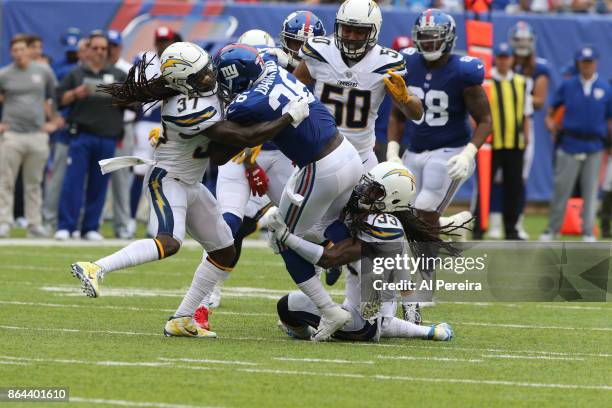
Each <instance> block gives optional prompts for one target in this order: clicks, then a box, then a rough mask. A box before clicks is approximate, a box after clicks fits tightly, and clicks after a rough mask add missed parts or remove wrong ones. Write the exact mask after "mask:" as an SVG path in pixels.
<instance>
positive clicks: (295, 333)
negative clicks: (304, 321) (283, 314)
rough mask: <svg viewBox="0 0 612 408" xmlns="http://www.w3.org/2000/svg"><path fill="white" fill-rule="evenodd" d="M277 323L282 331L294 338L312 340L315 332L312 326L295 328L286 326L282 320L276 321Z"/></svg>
mask: <svg viewBox="0 0 612 408" xmlns="http://www.w3.org/2000/svg"><path fill="white" fill-rule="evenodd" d="M276 325H277V326H278V328H279V329H280V331H282V332H283V333H285V334H286V335H287V336H289V337H291V338H292V339H298V340H310V338H311V337H312V335H313V334H314V332H315V331H314V329H313V328H312V327H310V326H304V327H301V328H299V329H293V328H291V327H289V326H286V325H285V324H284V323H283V322H282V321H280V320H279V321H278V322H277V323H276Z"/></svg>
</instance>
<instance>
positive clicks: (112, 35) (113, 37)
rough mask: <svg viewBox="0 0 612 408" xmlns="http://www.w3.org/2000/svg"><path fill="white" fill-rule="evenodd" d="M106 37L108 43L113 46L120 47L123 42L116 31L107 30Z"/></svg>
mask: <svg viewBox="0 0 612 408" xmlns="http://www.w3.org/2000/svg"><path fill="white" fill-rule="evenodd" d="M106 36H107V37H108V42H109V43H111V44H113V45H121V43H122V41H123V40H122V38H121V33H120V32H119V31H117V30H108V32H107V33H106Z"/></svg>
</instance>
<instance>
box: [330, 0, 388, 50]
mask: <svg viewBox="0 0 612 408" xmlns="http://www.w3.org/2000/svg"><path fill="white" fill-rule="evenodd" d="M381 26H382V14H381V12H380V8H379V7H378V4H376V2H375V1H373V0H346V1H345V2H344V3H342V5H341V6H340V9H338V12H337V13H336V22H335V24H334V40H335V41H336V47H338V49H339V50H340V52H341V53H342V54H343V55H344V56H345V57H346V58H349V59H359V58H361V57H363V56H364V55H365V54H366V53H367V52H368V51H370V50H371V49H372V48H373V47H374V46H375V45H376V43H377V42H378V35H379V34H380V28H381ZM343 27H350V28H353V29H355V30H358V29H369V31H368V34H367V37H366V39H365V40H354V39H350V38H346V33H345V32H344V31H345V30H344V29H343Z"/></svg>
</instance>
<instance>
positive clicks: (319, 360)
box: [272, 357, 374, 364]
mask: <svg viewBox="0 0 612 408" xmlns="http://www.w3.org/2000/svg"><path fill="white" fill-rule="evenodd" d="M272 360H276V361H295V362H303V363H331V364H374V361H370V360H365V361H358V360H338V359H331V360H330V359H325V358H293V357H272Z"/></svg>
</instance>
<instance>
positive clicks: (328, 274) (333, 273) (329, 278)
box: [325, 267, 342, 286]
mask: <svg viewBox="0 0 612 408" xmlns="http://www.w3.org/2000/svg"><path fill="white" fill-rule="evenodd" d="M340 275H342V267H336V268H330V269H326V270H325V283H327V284H328V285H329V286H333V285H334V284H335V283H336V282H338V279H339V278H340Z"/></svg>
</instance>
